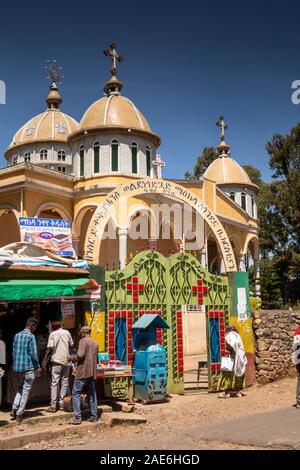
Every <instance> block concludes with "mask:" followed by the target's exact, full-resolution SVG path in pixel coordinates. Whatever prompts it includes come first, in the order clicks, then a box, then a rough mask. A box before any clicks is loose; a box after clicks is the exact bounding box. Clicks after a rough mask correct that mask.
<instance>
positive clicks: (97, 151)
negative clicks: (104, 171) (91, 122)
mask: <svg viewBox="0 0 300 470" xmlns="http://www.w3.org/2000/svg"><path fill="white" fill-rule="evenodd" d="M99 171H100V145H99V144H98V143H96V144H95V145H94V173H99Z"/></svg>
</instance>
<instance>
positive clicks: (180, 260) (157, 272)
mask: <svg viewBox="0 0 300 470" xmlns="http://www.w3.org/2000/svg"><path fill="white" fill-rule="evenodd" d="M184 305H188V306H189V305H191V306H192V305H205V306H206V307H205V310H206V315H207V322H206V324H207V340H208V341H207V344H208V362H209V389H210V390H216V389H217V388H218V378H219V373H220V363H221V357H222V355H223V354H224V352H225V341H224V330H225V325H226V324H228V323H229V317H230V311H229V309H230V305H231V303H230V293H229V283H228V278H227V277H226V276H215V275H212V274H209V273H208V272H207V271H205V270H204V269H203V267H202V266H201V264H200V263H199V261H198V260H197V259H196V258H195V257H194V256H192V255H190V254H187V253H177V254H175V255H172V256H171V257H170V258H165V257H164V256H163V255H162V254H160V253H158V252H153V251H144V252H142V253H140V254H138V255H137V256H136V257H135V258H134V259H133V260H132V261H131V262H130V263H129V264H128V265H127V266H126V268H124V269H122V270H119V271H113V272H106V310H107V325H106V350H108V352H109V354H110V356H111V358H120V357H122V358H123V360H124V361H125V362H127V363H129V364H132V362H133V353H132V333H131V327H132V324H133V323H135V321H136V320H137V319H138V318H139V317H140V316H141V315H143V314H146V313H158V314H160V315H162V317H163V319H164V320H165V321H166V322H167V324H168V325H169V327H170V329H169V330H164V331H163V332H161V331H158V333H157V341H158V342H160V343H162V344H163V346H164V347H165V348H166V350H167V371H168V391H169V392H172V393H180V392H183V390H184V384H183V371H184V366H183V331H182V309H183V306H184Z"/></svg>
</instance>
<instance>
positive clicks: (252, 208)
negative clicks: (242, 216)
mask: <svg viewBox="0 0 300 470" xmlns="http://www.w3.org/2000/svg"><path fill="white" fill-rule="evenodd" d="M250 197H251V211H252V212H251V214H252V217H255V208H254V196H253V194H251V196H250Z"/></svg>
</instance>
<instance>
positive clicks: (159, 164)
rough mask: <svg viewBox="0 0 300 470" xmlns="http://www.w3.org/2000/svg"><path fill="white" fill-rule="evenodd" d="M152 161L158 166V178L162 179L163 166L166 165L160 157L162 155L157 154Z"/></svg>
mask: <svg viewBox="0 0 300 470" xmlns="http://www.w3.org/2000/svg"><path fill="white" fill-rule="evenodd" d="M152 163H153V165H155V166H156V174H157V178H158V179H161V177H162V168H163V167H164V166H166V164H165V162H163V161H162V159H161V158H160V155H156V158H155V160H153V162H152Z"/></svg>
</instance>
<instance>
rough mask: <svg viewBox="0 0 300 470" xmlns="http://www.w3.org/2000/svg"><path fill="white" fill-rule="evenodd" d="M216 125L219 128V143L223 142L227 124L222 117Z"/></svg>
mask: <svg viewBox="0 0 300 470" xmlns="http://www.w3.org/2000/svg"><path fill="white" fill-rule="evenodd" d="M216 125H217V126H218V127H220V128H221V141H222V142H223V141H224V140H225V131H226V129H228V124H226V123H225V121H224V116H220V117H219V119H218V120H217V122H216Z"/></svg>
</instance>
